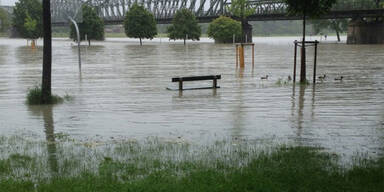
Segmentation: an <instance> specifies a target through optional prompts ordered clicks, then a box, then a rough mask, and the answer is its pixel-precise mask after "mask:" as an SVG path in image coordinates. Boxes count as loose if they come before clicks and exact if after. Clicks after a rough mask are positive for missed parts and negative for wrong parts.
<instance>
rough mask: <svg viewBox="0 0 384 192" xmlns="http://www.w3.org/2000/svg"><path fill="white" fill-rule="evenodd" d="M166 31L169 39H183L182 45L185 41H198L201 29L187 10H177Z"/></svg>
mask: <svg viewBox="0 0 384 192" xmlns="http://www.w3.org/2000/svg"><path fill="white" fill-rule="evenodd" d="M167 31H168V33H169V35H168V36H169V38H170V39H173V40H176V39H183V40H184V45H185V41H186V40H187V39H192V40H200V36H201V28H200V26H199V24H198V23H197V20H196V17H195V15H193V13H192V12H191V11H190V10H189V9H180V10H178V11H177V12H176V14H175V16H174V17H173V20H172V25H170V26H169V27H168V29H167Z"/></svg>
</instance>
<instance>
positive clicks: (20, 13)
mask: <svg viewBox="0 0 384 192" xmlns="http://www.w3.org/2000/svg"><path fill="white" fill-rule="evenodd" d="M42 13H43V10H42V4H41V3H40V1H39V0H20V1H19V2H17V3H16V4H15V8H14V10H13V14H14V17H13V26H14V27H15V28H16V30H17V31H18V32H19V34H20V35H21V37H22V38H26V39H37V38H39V37H42V36H43V23H42V21H43V19H42ZM27 22H28V23H27Z"/></svg>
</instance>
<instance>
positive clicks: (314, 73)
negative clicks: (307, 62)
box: [313, 41, 318, 84]
mask: <svg viewBox="0 0 384 192" xmlns="http://www.w3.org/2000/svg"><path fill="white" fill-rule="evenodd" d="M317 44H318V41H315V59H314V61H313V62H314V63H313V84H315V83H316V65H317Z"/></svg>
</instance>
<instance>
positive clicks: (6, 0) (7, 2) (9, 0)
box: [0, 0, 17, 5]
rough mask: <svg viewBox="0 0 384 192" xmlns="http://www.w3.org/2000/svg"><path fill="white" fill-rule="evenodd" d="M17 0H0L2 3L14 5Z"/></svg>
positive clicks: (0, 3)
mask: <svg viewBox="0 0 384 192" xmlns="http://www.w3.org/2000/svg"><path fill="white" fill-rule="evenodd" d="M16 1H17V0H0V5H14V4H15V2H16Z"/></svg>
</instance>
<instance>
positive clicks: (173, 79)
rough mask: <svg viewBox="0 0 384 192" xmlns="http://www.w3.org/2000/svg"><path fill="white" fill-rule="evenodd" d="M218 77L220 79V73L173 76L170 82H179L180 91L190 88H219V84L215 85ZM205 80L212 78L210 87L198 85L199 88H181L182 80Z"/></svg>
mask: <svg viewBox="0 0 384 192" xmlns="http://www.w3.org/2000/svg"><path fill="white" fill-rule="evenodd" d="M218 79H221V75H207V76H190V77H175V78H172V82H178V83H179V90H180V91H182V90H192V89H216V88H220V87H219V86H217V80H218ZM205 80H212V81H213V85H212V87H199V88H190V89H184V88H183V82H184V81H205ZM168 89H169V88H168Z"/></svg>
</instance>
